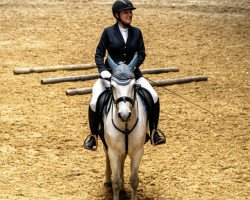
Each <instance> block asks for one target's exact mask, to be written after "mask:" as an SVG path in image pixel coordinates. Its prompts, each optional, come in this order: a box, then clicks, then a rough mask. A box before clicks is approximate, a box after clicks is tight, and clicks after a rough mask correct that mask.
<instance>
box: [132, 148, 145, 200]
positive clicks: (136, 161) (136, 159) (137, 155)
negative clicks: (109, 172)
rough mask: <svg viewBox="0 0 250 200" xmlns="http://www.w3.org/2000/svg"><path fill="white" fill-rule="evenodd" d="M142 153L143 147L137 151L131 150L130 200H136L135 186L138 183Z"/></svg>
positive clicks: (136, 186)
mask: <svg viewBox="0 0 250 200" xmlns="http://www.w3.org/2000/svg"><path fill="white" fill-rule="evenodd" d="M142 155H143V148H141V149H140V150H138V151H135V152H133V154H132V155H131V166H130V167H131V176H130V185H131V188H132V196H131V200H137V188H138V185H139V176H138V171H139V165H140V162H141V158H142Z"/></svg>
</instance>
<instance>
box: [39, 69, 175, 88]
mask: <svg viewBox="0 0 250 200" xmlns="http://www.w3.org/2000/svg"><path fill="white" fill-rule="evenodd" d="M178 71H179V69H178V68H177V67H165V68H159V69H145V70H141V72H142V73H143V74H160V73H167V72H178ZM99 76H100V75H99V74H89V75H80V76H65V77H57V78H45V79H42V80H41V83H42V84H53V83H61V82H71V81H87V80H93V79H97V78H98V77H99Z"/></svg>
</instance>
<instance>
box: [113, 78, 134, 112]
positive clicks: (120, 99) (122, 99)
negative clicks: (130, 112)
mask: <svg viewBox="0 0 250 200" xmlns="http://www.w3.org/2000/svg"><path fill="white" fill-rule="evenodd" d="M130 81H131V79H130V80H126V82H125V83H124V82H121V80H118V79H115V82H116V83H118V84H119V85H127V84H128V83H129V82H130ZM135 87H136V86H134V96H133V99H132V98H130V97H127V96H122V97H119V98H118V99H116V100H115V99H114V95H113V91H112V98H113V102H114V104H115V106H116V107H117V105H118V103H120V102H124V103H126V102H127V101H128V102H129V103H131V105H132V108H133V107H134V105H135V97H136V88H135Z"/></svg>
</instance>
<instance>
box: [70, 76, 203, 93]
mask: <svg viewBox="0 0 250 200" xmlns="http://www.w3.org/2000/svg"><path fill="white" fill-rule="evenodd" d="M207 80H208V78H207V77H206V76H192V77H185V78H178V79H169V80H160V81H154V82H153V83H151V85H152V86H155V87H161V86H166V85H174V84H184V83H190V82H198V81H207ZM90 93H92V88H79V89H73V90H67V91H66V95H68V96H73V95H83V94H90Z"/></svg>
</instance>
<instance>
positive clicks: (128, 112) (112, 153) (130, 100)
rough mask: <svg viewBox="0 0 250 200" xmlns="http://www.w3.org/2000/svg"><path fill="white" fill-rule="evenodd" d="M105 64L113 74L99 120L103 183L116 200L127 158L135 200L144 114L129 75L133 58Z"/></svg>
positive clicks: (132, 80)
mask: <svg viewBox="0 0 250 200" xmlns="http://www.w3.org/2000/svg"><path fill="white" fill-rule="evenodd" d="M108 62H109V64H110V66H111V68H112V71H113V73H112V74H113V75H112V77H111V81H110V84H111V93H112V97H111V100H110V105H109V107H110V109H109V111H108V113H106V115H105V116H104V117H103V127H104V138H105V142H106V146H107V148H104V150H105V155H106V172H105V181H104V183H105V184H109V185H112V189H113V200H119V192H120V190H121V189H123V188H124V162H125V159H126V157H127V155H128V156H129V157H130V159H131V165H130V171H131V174H130V186H131V188H132V192H131V193H132V196H131V200H137V188H138V184H139V176H138V170H139V165H140V161H141V158H142V155H143V152H144V143H145V140H146V135H147V130H148V118H147V113H146V110H145V108H144V106H143V102H142V100H141V99H140V98H139V96H138V94H137V93H136V87H138V86H137V85H136V81H135V78H134V76H133V75H134V73H133V70H134V67H135V64H136V62H137V55H135V56H134V58H133V60H132V61H131V62H130V64H128V65H126V64H120V65H117V64H116V63H115V62H114V61H113V60H112V58H111V57H110V56H108ZM111 176H112V178H113V179H111Z"/></svg>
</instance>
